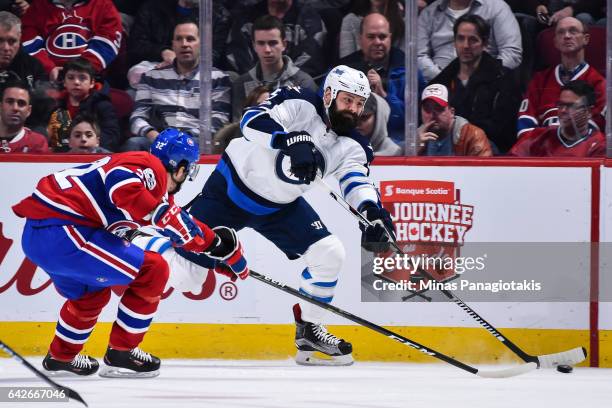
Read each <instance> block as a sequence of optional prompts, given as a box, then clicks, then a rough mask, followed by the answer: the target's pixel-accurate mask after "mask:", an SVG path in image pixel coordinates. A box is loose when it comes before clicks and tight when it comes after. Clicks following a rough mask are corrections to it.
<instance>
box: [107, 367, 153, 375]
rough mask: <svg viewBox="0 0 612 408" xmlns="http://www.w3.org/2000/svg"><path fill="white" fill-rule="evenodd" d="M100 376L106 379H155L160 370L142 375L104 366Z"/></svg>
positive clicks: (124, 369) (125, 369)
mask: <svg viewBox="0 0 612 408" xmlns="http://www.w3.org/2000/svg"><path fill="white" fill-rule="evenodd" d="M99 375H100V377H104V378H153V377H157V376H158V375H159V370H155V371H147V372H143V373H140V372H137V371H133V370H128V369H127V368H120V367H110V366H104V367H101V368H100V372H99Z"/></svg>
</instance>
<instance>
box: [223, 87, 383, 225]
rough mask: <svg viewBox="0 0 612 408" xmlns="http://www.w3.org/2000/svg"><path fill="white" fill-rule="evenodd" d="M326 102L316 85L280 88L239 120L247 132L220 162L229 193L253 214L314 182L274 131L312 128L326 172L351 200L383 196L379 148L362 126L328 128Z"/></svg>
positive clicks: (289, 198) (292, 197)
mask: <svg viewBox="0 0 612 408" xmlns="http://www.w3.org/2000/svg"><path fill="white" fill-rule="evenodd" d="M324 115H325V114H324V107H323V103H322V101H321V99H320V98H318V97H317V96H316V95H315V94H314V93H313V92H312V91H310V90H308V89H304V88H300V87H286V88H279V89H277V90H276V91H274V92H273V93H272V94H271V95H270V97H269V98H268V100H267V101H265V102H264V103H262V104H261V105H259V106H255V107H253V108H250V109H249V110H247V111H246V112H245V113H244V115H243V117H242V120H241V122H240V128H241V129H242V134H243V135H244V137H242V138H237V139H234V140H232V142H231V143H230V144H229V146H228V148H227V149H226V151H225V154H224V155H223V158H222V159H221V161H220V162H219V164H218V166H217V170H218V171H219V172H221V174H223V176H224V178H225V179H226V181H227V183H228V193H229V195H230V198H231V199H232V200H233V201H234V202H235V203H237V204H238V205H239V206H240V207H242V208H243V209H245V210H247V211H249V212H252V213H254V214H259V215H263V214H269V213H271V212H273V211H275V210H276V209H278V208H279V207H280V206H282V205H285V204H288V203H291V202H293V201H294V200H296V199H297V198H298V197H300V196H301V195H302V194H303V193H304V192H305V191H307V190H308V189H310V188H312V185H313V184H312V183H311V184H310V185H307V184H302V183H300V182H299V181H298V180H297V179H296V178H295V176H293V175H292V174H291V173H290V171H289V168H290V159H289V157H288V156H285V155H284V154H283V153H282V152H281V151H280V150H277V149H273V148H272V146H271V144H272V139H273V137H274V133H275V132H293V131H307V132H308V133H309V134H310V135H311V136H312V139H313V143H314V145H315V148H316V155H317V156H318V160H319V163H320V168H321V169H322V174H323V176H329V175H331V176H334V177H335V178H336V179H338V181H339V183H340V188H341V191H342V193H343V195H344V197H345V198H346V200H347V201H348V202H349V203H350V204H351V205H353V206H354V207H355V208H359V205H360V204H362V203H364V202H366V201H372V202H374V203H377V202H378V192H377V191H376V189H375V188H374V186H373V185H372V183H371V182H370V181H369V178H368V176H369V164H370V162H371V161H372V159H373V157H374V154H373V151H372V147H371V146H370V145H369V142H368V140H367V139H365V138H364V137H363V136H361V135H360V134H359V133H357V132H353V133H352V134H351V135H348V136H338V135H337V134H336V133H335V132H333V131H332V130H329V129H327V126H326V125H325V122H324V120H323V118H324Z"/></svg>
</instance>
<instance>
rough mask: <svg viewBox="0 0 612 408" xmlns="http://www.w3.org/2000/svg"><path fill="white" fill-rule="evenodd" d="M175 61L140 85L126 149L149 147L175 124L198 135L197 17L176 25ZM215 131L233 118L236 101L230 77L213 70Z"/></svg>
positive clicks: (198, 43)
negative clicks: (233, 105)
mask: <svg viewBox="0 0 612 408" xmlns="http://www.w3.org/2000/svg"><path fill="white" fill-rule="evenodd" d="M172 50H173V51H174V53H175V54H176V58H175V59H174V62H173V63H172V65H169V66H167V67H164V68H157V69H154V70H152V71H149V72H147V73H145V74H144V75H143V76H142V78H141V80H140V83H139V84H138V87H137V89H136V105H135V109H134V112H133V113H132V116H131V118H130V126H131V130H132V133H133V134H134V135H136V136H138V137H137V138H136V137H132V138H130V140H128V142H127V145H126V146H124V148H123V149H124V150H126V149H127V150H148V147H149V145H150V143H151V142H152V141H153V140H154V139H155V138H156V137H157V135H158V133H159V132H160V131H161V130H163V129H165V128H167V127H174V128H180V129H181V130H183V131H187V132H189V133H191V134H192V135H194V136H195V137H197V136H198V135H199V133H200V119H199V116H200V71H199V68H198V65H199V62H200V33H199V28H198V25H197V23H196V22H195V21H193V20H191V19H189V18H186V19H185V20H179V22H178V23H177V25H176V27H175V28H174V37H173V40H172ZM211 86H212V95H211V100H212V101H211V102H212V117H211V120H210V124H211V133H215V132H216V131H218V130H219V129H221V128H222V127H223V125H225V124H226V123H228V122H229V119H230V116H231V111H232V105H231V102H230V97H231V84H230V80H229V77H228V76H227V75H226V74H224V73H223V72H221V71H219V70H218V69H216V68H214V67H213V70H212V85H211Z"/></svg>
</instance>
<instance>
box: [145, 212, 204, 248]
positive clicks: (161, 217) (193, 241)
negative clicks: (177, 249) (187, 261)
mask: <svg viewBox="0 0 612 408" xmlns="http://www.w3.org/2000/svg"><path fill="white" fill-rule="evenodd" d="M152 224H153V225H154V226H156V227H158V228H161V229H162V231H161V233H162V234H163V235H165V236H167V237H168V238H170V241H172V243H173V244H174V245H175V246H181V247H183V248H184V249H185V250H186V251H191V252H204V250H205V249H206V248H208V247H209V246H210V245H211V242H213V239H214V232H212V230H211V229H210V228H208V227H207V226H206V225H204V224H202V223H198V222H197V221H196V220H195V219H193V218H192V217H191V215H190V214H189V213H188V212H187V211H185V210H183V209H181V207H179V206H178V205H176V204H169V203H162V204H160V205H159V206H157V208H156V209H155V210H154V211H153V216H152Z"/></svg>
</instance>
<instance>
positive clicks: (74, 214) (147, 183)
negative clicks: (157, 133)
mask: <svg viewBox="0 0 612 408" xmlns="http://www.w3.org/2000/svg"><path fill="white" fill-rule="evenodd" d="M167 177H168V176H167V173H166V169H165V168H164V166H163V164H162V163H161V161H159V159H158V158H157V157H155V156H153V155H152V154H150V153H147V152H128V153H118V154H114V155H112V156H107V157H105V158H103V159H100V160H97V161H95V162H93V163H90V164H86V165H83V166H79V167H74V168H71V169H67V170H63V171H60V172H58V173H54V174H51V175H49V176H46V177H44V178H43V179H41V180H40V181H39V182H38V185H37V186H36V189H35V190H34V193H33V194H32V195H31V196H30V197H28V198H26V199H24V200H22V201H21V202H20V203H19V204H17V205H15V206H13V211H14V212H15V214H17V215H18V216H20V217H25V218H31V219H37V220H41V219H48V218H60V219H64V220H69V221H71V222H74V223H76V224H82V225H87V226H92V227H109V226H110V227H111V228H113V227H116V226H118V225H121V224H123V223H125V221H131V222H137V223H138V224H142V225H148V224H150V222H149V221H148V220H145V217H147V215H148V214H150V213H151V212H152V211H153V210H154V209H155V208H156V207H157V206H158V205H159V204H160V203H161V201H162V199H163V198H164V197H165V196H167V183H168V179H167Z"/></svg>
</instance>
